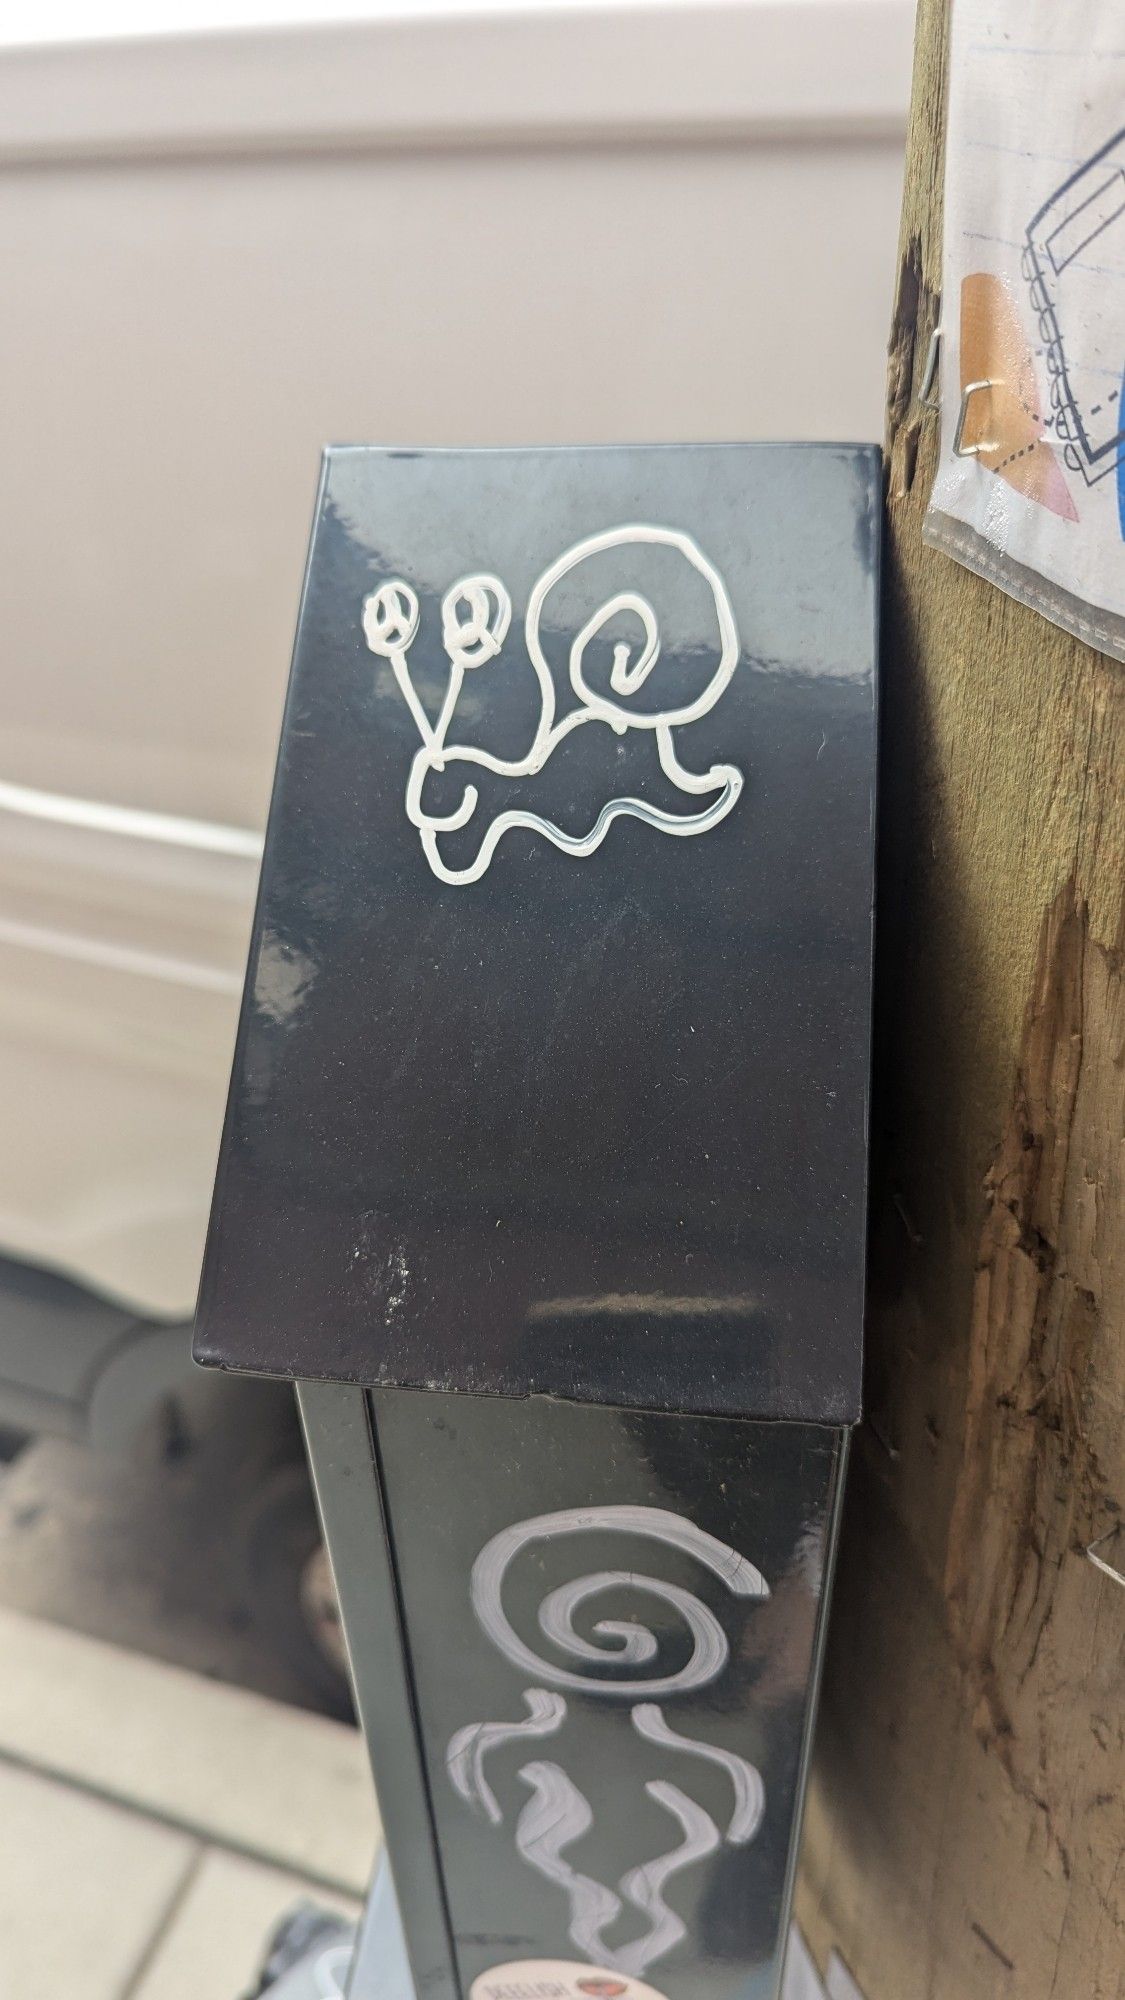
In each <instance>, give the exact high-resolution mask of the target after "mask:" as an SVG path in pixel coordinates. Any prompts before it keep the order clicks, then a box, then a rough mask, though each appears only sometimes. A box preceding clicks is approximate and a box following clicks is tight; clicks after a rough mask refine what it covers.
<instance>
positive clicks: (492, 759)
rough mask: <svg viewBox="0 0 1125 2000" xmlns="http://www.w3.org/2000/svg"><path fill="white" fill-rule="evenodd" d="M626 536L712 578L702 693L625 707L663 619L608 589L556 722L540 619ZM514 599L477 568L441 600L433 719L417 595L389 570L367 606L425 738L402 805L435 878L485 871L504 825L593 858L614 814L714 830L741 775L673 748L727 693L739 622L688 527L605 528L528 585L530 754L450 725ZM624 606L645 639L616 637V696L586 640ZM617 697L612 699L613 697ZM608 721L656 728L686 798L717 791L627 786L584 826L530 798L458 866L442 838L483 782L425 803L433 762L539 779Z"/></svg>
mask: <svg viewBox="0 0 1125 2000" xmlns="http://www.w3.org/2000/svg"><path fill="white" fill-rule="evenodd" d="M629 545H634V546H645V547H667V548H673V549H676V550H678V551H679V553H680V554H681V555H682V556H684V557H685V558H686V560H687V561H688V563H689V564H690V565H691V567H692V568H693V569H694V570H696V571H697V572H698V574H699V575H701V576H702V577H703V579H704V581H705V582H706V584H707V585H708V587H709V589H710V592H711V596H712V601H713V605H714V609H715V614H716V619H717V624H718V634H719V652H718V659H717V662H716V665H715V668H714V671H713V673H712V675H711V677H710V679H709V681H708V682H707V684H706V686H705V687H704V688H703V690H702V692H701V693H700V694H699V695H697V696H696V697H695V699H694V700H692V701H688V702H684V703H681V705H680V706H679V707H672V708H664V709H660V710H654V711H650V712H646V711H644V710H643V709H639V708H629V707H625V706H623V700H624V699H625V698H627V697H630V696H633V695H636V694H637V693H639V692H640V690H641V689H642V688H643V686H644V684H645V683H646V681H647V680H648V678H649V675H650V674H651V672H652V670H653V668H654V667H655V666H656V664H657V662H658V660H659V658H660V634H659V621H658V619H657V616H656V613H655V611H654V610H653V607H652V605H651V604H650V603H649V601H648V599H647V598H645V597H643V596H642V595H641V594H640V593H639V592H638V591H633V590H621V591H618V592H616V593H615V594H614V595H613V596H611V597H610V598H608V599H607V600H606V602H605V603H604V604H602V605H601V606H600V607H599V608H598V610H596V611H595V612H594V613H593V615H592V616H591V617H590V618H588V619H587V620H586V622H585V624H584V625H583V626H582V628H581V630H580V631H579V632H578V634H577V636H576V637H575V638H574V640H573V641H572V643H571V647H570V655H569V663H568V664H569V677H570V685H571V688H572V689H573V691H574V693H575V695H576V696H577V698H578V706H577V707H576V708H573V709H571V710H570V712H569V713H568V714H567V715H565V716H563V718H562V719H561V721H556V712H557V705H558V700H557V694H556V689H555V682H554V677H553V675H552V673H551V669H550V667H549V665H548V662H547V659H546V655H545V653H544V651H543V646H542V642H541V639H540V623H541V618H542V612H543V606H544V603H545V601H546V598H547V596H548V593H549V592H550V591H551V590H552V589H553V587H554V586H555V584H557V583H558V582H560V581H561V580H562V578H563V577H564V576H567V575H568V574H569V573H570V572H571V571H572V570H574V569H575V568H576V567H577V566H578V565H579V564H581V563H583V562H585V561H586V560H587V559H588V558H589V557H591V556H596V555H599V554H602V553H604V552H606V551H609V550H611V549H615V548H621V547H627V546H629ZM511 608H512V607H511V598H510V596H509V594H508V591H507V588H506V586H505V585H504V584H503V582H502V581H501V579H500V578H499V577H496V576H493V575H490V574H485V573H481V574H479V575H469V576H464V577H461V578H460V579H459V580H458V581H457V582H456V583H454V584H453V585H451V587H450V588H449V590H447V591H446V593H445V596H444V597H443V599H442V642H443V645H444V647H445V651H446V655H447V657H448V659H449V663H450V676H449V683H448V686H447V688H446V693H445V697H444V699H443V702H442V705H441V710H440V713H439V715H438V719H437V721H436V723H431V721H430V719H429V717H428V715H427V714H426V711H425V708H424V706H423V704H422V702H421V700H420V698H419V696H418V694H417V691H416V690H415V688H414V684H413V681H412V679H411V676H410V669H409V662H408V653H409V649H410V646H411V645H412V644H413V641H414V639H415V637H416V635H417V631H418V623H419V610H418V598H417V593H416V592H415V591H414V590H413V589H412V588H411V586H410V585H409V584H408V583H406V582H404V581H403V580H402V579H401V578H399V577H394V578H389V579H387V580H386V581H385V582H384V583H382V584H380V585H379V587H378V588H377V589H376V590H375V591H373V592H372V593H371V594H370V595H369V596H368V597H367V598H366V599H365V601H364V605H363V631H364V637H365V639H366V642H367V645H368V647H369V649H370V650H371V651H372V652H373V653H375V654H376V655H378V656H379V657H381V658H384V659H386V660H388V661H389V662H390V664H391V668H392V671H393V673H394V677H395V680H396V682H397V684H398V687H399V689H400V691H401V693H402V695H403V698H404V700H405V701H406V704H407V707H408V708H409V710H410V714H411V716H412V718H413V720H414V723H415V726H416V728H417V730H418V733H419V736H420V737H421V748H420V749H419V750H418V751H417V753H416V754H415V756H414V759H413V761H412V763H411V767H410V772H409V775H408V777H407V783H406V815H407V818H408V819H409V821H410V823H411V825H412V826H415V827H416V828H417V829H418V834H419V838H420V841H421V845H422V850H423V853H424V854H425V856H426V859H427V861H428V862H429V865H430V867H431V869H432V870H433V873H434V874H435V875H436V876H437V877H438V879H439V881H443V882H448V883H451V884H455V885H461V884H465V883H470V882H476V881H479V880H480V878H481V876H482V875H483V874H484V873H485V872H486V870H487V869H488V867H489V865H490V863H491V861H492V857H493V854H494V853H495V851H496V848H497V846H498V844H499V842H500V841H501V840H502V838H503V836H504V834H505V833H507V832H509V831H510V830H511V829H512V828H514V827H521V826H522V827H526V828H528V829H529V830H530V831H532V832H534V833H538V834H541V835H542V836H543V838H544V839H546V840H548V841H550V842H551V844H552V845H553V846H555V847H557V848H559V849H560V850H561V851H562V852H563V853H564V854H569V855H571V856H573V857H575V858H585V857H587V856H589V855H591V854H594V853H596V851H597V849H598V848H599V847H600V846H601V844H602V842H603V840H604V839H605V837H606V834H607V833H608V832H609V829H610V827H611V825H612V824H613V822H614V820H615V819H618V818H622V817H628V818H633V819H639V820H641V821H643V822H644V823H645V824H646V825H649V826H652V827H654V828H655V829H656V830H657V831H659V832H661V833H669V834H671V835H673V837H676V838H680V839H684V838H689V837H691V836H693V835H696V834H700V833H706V832H707V831H708V830H709V829H710V828H711V827H713V826H717V825H718V824H719V822H720V821H721V820H723V819H725V818H726V816H727V814H728V813H729V812H730V811H731V810H732V808H733V807H734V805H735V804H736V803H737V800H738V798H739V796H740V794H741V792H742V789H743V785H744V782H745V780H744V777H743V774H742V772H741V771H740V770H739V769H738V768H737V767H736V766H735V765H733V764H715V765H712V767H711V768H710V770H708V771H705V772H697V771H690V770H687V769H686V768H685V767H684V766H683V765H682V764H681V763H680V760H679V758H678V756H677V754H676V745H675V739H674V736H673V731H674V730H675V729H677V728H681V727H683V726H684V725H686V724H689V723H692V722H695V721H698V720H699V719H700V717H701V716H703V715H706V714H707V713H709V711H710V710H711V709H712V708H713V707H714V706H715V703H716V702H717V701H718V700H719V699H720V697H721V696H722V694H723V692H724V691H725V689H726V687H727V685H728V683H729V681H730V679H731V676H732V674H733V673H734V670H735V668H736V666H737V665H738V660H739V655H740V643H739V636H738V629H737V626H736V623H735V618H734V611H733V608H732V606H731V602H730V597H729V595H728V593H727V588H726V585H725V583H724V582H723V579H722V577H721V575H720V574H719V571H718V570H717V569H716V567H715V565H714V563H712V562H711V561H710V559H709V558H708V557H707V556H706V555H704V553H703V551H702V549H700V547H699V546H698V544H697V543H696V542H695V541H694V540H693V539H692V537H691V536H690V535H688V534H685V533H684V531H683V530H682V529H679V528H665V527H659V526H654V525H652V524H649V523H644V522H627V523H625V524H624V525H623V526H620V527H616V528H608V529H604V530H602V531H601V532H599V533H597V534H593V535H587V536H585V537H584V538H583V539H582V540H581V541H578V542H575V543H574V545H573V546H572V547H571V548H569V549H567V550H565V551H564V552H563V554H562V555H561V556H559V557H557V558H556V560H555V561H554V562H553V563H551V564H549V565H548V567H547V568H546V569H545V570H544V571H543V572H542V574H541V575H540V576H539V578H538V579H537V581H536V582H535V584H534V585H533V587H532V590H531V593H530V596H529V598H528V604H527V612H526V616H525V619H524V640H525V644H526V647H527V654H528V659H529V661H530V663H531V668H532V671H533V673H534V675H535V678H536V681H537V683H538V688H539V719H538V722H537V724H536V727H535V731H534V734H533V736H532V740H531V743H530V745H529V747H528V749H527V751H526V752H525V754H524V755H523V756H522V757H498V756H496V755H495V754H494V753H493V752H492V751H490V750H484V749H481V748H479V747H477V746H476V745H472V744H456V743H454V744H451V743H449V742H448V740H447V737H448V730H449V726H450V723H451V722H452V719H453V716H454V713H455V711H456V708H457V703H458V699H459V697H460V693H461V687H462V683H463V680H464V676H465V674H466V672H470V671H476V670H478V669H479V668H480V667H481V666H483V665H485V664H486V663H487V662H488V661H489V660H491V659H494V658H495V657H496V656H497V655H498V654H499V652H500V650H501V648H502V646H503V643H504V640H505V638H506V636H507V632H508V627H509V622H510V619H511ZM623 611H628V612H629V613H631V614H632V615H633V616H635V617H636V618H637V619H638V620H639V621H640V625H641V628H642V631H643V634H644V640H643V644H642V646H641V649H640V652H639V654H638V655H637V657H636V658H635V659H633V658H632V657H631V649H630V647H629V645H628V644H627V643H626V642H624V641H620V642H619V643H618V644H617V645H616V646H615V648H614V657H613V665H612V668H611V671H610V677H609V685H610V693H609V694H599V693H597V692H596V690H594V689H593V688H591V687H590V685H589V682H588V681H587V679H586V676H585V673H584V670H583V668H584V661H585V657H586V652H587V649H588V647H589V645H590V643H591V641H592V640H593V639H595V638H596V637H597V635H598V634H599V633H600V632H601V631H602V630H603V628H604V627H605V626H606V625H607V624H608V623H609V622H610V620H611V619H612V618H614V617H615V616H617V615H618V613H620V612H623ZM615 697H616V698H615ZM588 722H603V723H606V724H607V725H608V726H609V727H610V728H611V729H612V730H613V731H614V732H615V734H617V735H624V734H625V732H626V730H628V729H645V730H650V731H652V732H653V734H654V736H655V740H656V746H657V755H658V757H659V761H660V766H661V769H662V770H663V772H664V775H665V777H666V778H668V779H669V781H670V782H671V783H672V784H673V785H675V787H676V788H677V790H678V791H680V792H682V793H683V794H684V795H685V796H686V797H689V798H690V797H704V796H706V795H708V794H712V795H713V796H712V797H711V798H710V799H709V802H708V804H707V805H705V806H703V807H701V808H700V810H699V811H698V812H695V813H692V814H690V815H680V814H676V813H670V812H666V811H665V810H663V809H662V808H661V807H659V806H653V805H650V804H648V803H647V802H646V801H645V800H643V799H638V798H634V797H632V796H631V795H629V796H625V797H621V798H613V799H609V800H607V802H606V804H605V805H604V806H603V807H602V808H601V810H600V812H599V813H598V815H597V818H596V819H595V821H594V824H593V826H592V827H591V828H590V829H589V831H588V832H587V833H585V834H570V833H567V832H566V831H565V830H564V829H563V828H562V827H560V826H557V825H556V824H555V823H554V821H552V820H549V819H547V818H545V817H544V816H543V815H542V814H540V813H534V812H529V811H527V810H526V809H525V808H510V809H508V810H506V811H504V812H501V813H498V814H497V815H496V817H495V818H494V819H493V820H492V822H491V824H490V825H489V826H488V827H487V829H486V830H485V833H484V835H483V837H482V840H481V844H480V846H479V848H478V850H477V853H476V856H475V858H474V859H473V861H472V862H471V863H470V864H469V865H468V866H466V867H464V868H451V867H449V866H448V864H447V863H446V862H445V860H444V859H443V857H442V855H441V851H440V848H439V844H438V843H439V837H440V836H441V835H442V834H447V833H455V832H458V831H459V830H460V829H461V828H462V827H464V826H467V825H468V823H469V821H470V820H471V818H472V817H473V814H474V812H475V811H476V808H477V804H478V801H479V792H478V789H477V787H476V786H475V785H474V784H472V783H471V782H470V783H467V784H466V786H465V790H464V792H463V794H462V798H461V802H460V804H459V805H458V806H456V807H455V808H454V810H453V811H452V812H450V813H444V814H436V813H434V812H432V811H428V810H427V809H426V807H425V806H424V805H423V802H422V793H423V787H424V785H425V782H426V779H427V777H428V776H429V774H430V772H431V771H444V770H446V769H447V768H448V767H449V766H450V765H451V764H463V765H468V766H475V767H476V768H477V769H480V770H487V771H491V772H493V773H494V774H496V775H497V776H500V777H507V778H523V777H533V776H535V775H536V774H537V773H538V772H539V771H541V770H542V769H543V766H544V765H545V764H546V762H547V760H548V759H549V758H550V757H551V756H552V755H553V753H554V751H555V750H556V749H557V748H558V746H559V744H560V743H561V742H563V741H564V739H565V738H566V737H568V736H569V735H571V734H572V732H573V731H574V730H576V729H578V728H581V727H582V726H583V724H585V723H588Z"/></svg>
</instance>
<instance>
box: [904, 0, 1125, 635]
mask: <svg viewBox="0 0 1125 2000" xmlns="http://www.w3.org/2000/svg"><path fill="white" fill-rule="evenodd" d="M945 171H946V179H945V243H944V269H943V286H942V297H943V303H942V342H941V368H940V382H941V417H940V422H941V455H940V461H939V467H938V474H937V478H936V480H935V483H934V489H933V493H932V495H931V499H930V508H929V512H928V514H927V517H926V526H925V534H926V539H927V540H928V541H929V542H931V543H933V544H934V545H936V546H937V547H939V548H942V549H944V550H945V551H946V553H948V554H950V555H952V556H954V557H956V558H957V560H958V561H960V562H963V563H965V564H966V565H967V566H968V567H969V568H970V569H974V570H976V571H978V572H979V573H980V574H982V575H984V576H987V577H988V578H990V580H991V581H992V582H994V583H996V584H998V585H999V586H1000V588H1001V589H1003V590H1006V591H1008V592H1009V593H1010V594H1011V595H1012V596H1014V597H1018V598H1020V599H1021V600H1022V601H1023V602H1024V603H1027V604H1030V605H1031V606H1033V607H1034V609H1036V610H1038V611H1040V612H1042V613H1043V614H1044V615H1045V616H1046V617H1048V618H1051V619H1053V620H1054V621H1055V622H1056V623H1057V624H1059V625H1062V626H1064V627H1065V628H1066V629H1067V630H1069V631H1072V632H1074V633H1076V634H1077V635H1078V636H1079V637H1080V638H1082V639H1084V640H1086V641H1087V643H1088V644H1090V645H1093V646H1096V647H1098V648H1099V649H1100V650H1101V651H1102V652H1105V653H1109V654H1111V655H1113V656H1115V657H1116V658H1118V659H1125V429H1123V423H1125V419H1123V416H1122V403H1123V400H1125V10H1123V9H1122V8H1121V6H1120V5H1119V4H1118V0H1069V4H1068V5H1067V6H1066V7H1059V6H1057V5H1056V4H1054V0H1001V4H1000V5H997V4H996V0H955V4H954V10H953V26H952V42H951V52H950V78H949V128H948V138H947V146H946V170H945Z"/></svg>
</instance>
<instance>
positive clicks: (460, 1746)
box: [445, 1688, 566, 1826]
mask: <svg viewBox="0 0 1125 2000" xmlns="http://www.w3.org/2000/svg"><path fill="white" fill-rule="evenodd" d="M523 1698H524V1701H525V1702H526V1704H527V1708H528V1714H527V1715H526V1716H525V1717H524V1718H523V1720H522V1721H520V1722H470V1723H469V1725H468V1727H467V1728H466V1729H459V1730H458V1731H457V1733H456V1735H454V1736H451V1737H450V1739H449V1748H448V1750H447V1751H446V1753H445V1764H446V1769H447V1770H448V1772H449V1777H450V1781H451V1783H452V1785H453V1788H454V1790H455V1791H457V1792H459V1793H460V1795H461V1797H462V1798H463V1799H464V1800H465V1802H466V1804H468V1805H480V1806H483V1807H484V1810H485V1812H486V1814H487V1815H488V1818H489V1819H490V1820H491V1821H492V1824H493V1826H499V1825H500V1824H501V1822H502V1820H503V1817H504V1815H503V1814H502V1812H501V1811H500V1806H499V1804H498V1802H497V1798H496V1794H495V1792H494V1791H493V1789H492V1787H491V1785H490V1784H489V1783H488V1780H487V1779H486V1777H485V1775H484V1760H485V1758H486V1757H487V1755H488V1753H489V1751H490V1750H498V1749H499V1748H500V1745H501V1744H502V1743H513V1742H515V1741H517V1740H518V1739H520V1738H522V1737H525V1736H552V1735H553V1734H554V1732H555V1731H556V1729H561V1728H562V1725H563V1723H564V1722H565V1720H566V1703H565V1701H564V1700H563V1698H562V1696H561V1694H548V1693H547V1691H546V1689H545V1688H526V1689H525V1690H524V1697H523Z"/></svg>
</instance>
